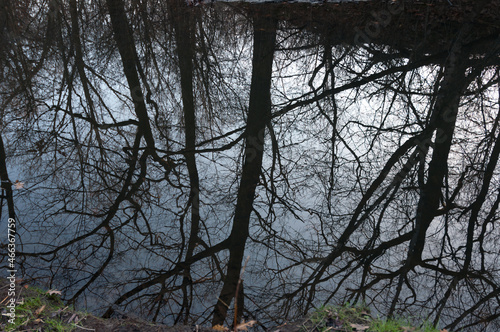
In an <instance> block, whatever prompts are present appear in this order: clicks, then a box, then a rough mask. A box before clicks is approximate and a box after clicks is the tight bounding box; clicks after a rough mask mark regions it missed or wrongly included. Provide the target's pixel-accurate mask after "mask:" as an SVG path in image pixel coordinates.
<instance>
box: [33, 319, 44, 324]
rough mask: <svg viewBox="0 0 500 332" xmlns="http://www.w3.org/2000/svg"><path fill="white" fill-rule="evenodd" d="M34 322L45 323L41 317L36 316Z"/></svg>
mask: <svg viewBox="0 0 500 332" xmlns="http://www.w3.org/2000/svg"><path fill="white" fill-rule="evenodd" d="M35 323H45V322H44V321H43V319H41V318H37V319H35Z"/></svg>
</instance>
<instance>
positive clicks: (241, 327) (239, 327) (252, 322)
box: [236, 320, 257, 331]
mask: <svg viewBox="0 0 500 332" xmlns="http://www.w3.org/2000/svg"><path fill="white" fill-rule="evenodd" d="M255 324H257V321H255V320H249V321H248V322H246V323H245V321H243V322H241V324H238V325H236V329H237V330H242V331H247V330H248V327H252V326H254V325H255Z"/></svg>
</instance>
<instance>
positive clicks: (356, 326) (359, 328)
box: [350, 324, 369, 331]
mask: <svg viewBox="0 0 500 332" xmlns="http://www.w3.org/2000/svg"><path fill="white" fill-rule="evenodd" d="M350 325H351V327H352V328H353V329H356V331H366V330H368V328H369V326H368V325H360V324H350Z"/></svg>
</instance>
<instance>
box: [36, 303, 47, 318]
mask: <svg viewBox="0 0 500 332" xmlns="http://www.w3.org/2000/svg"><path fill="white" fill-rule="evenodd" d="M44 309H45V304H44V305H42V306H41V307H40V308H38V309H37V310H36V311H35V315H36V316H38V315H40V314H41V313H42V311H43V310H44Z"/></svg>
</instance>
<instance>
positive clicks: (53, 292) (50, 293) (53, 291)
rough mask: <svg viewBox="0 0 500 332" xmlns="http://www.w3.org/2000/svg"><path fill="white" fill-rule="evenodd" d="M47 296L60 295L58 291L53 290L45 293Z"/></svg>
mask: <svg viewBox="0 0 500 332" xmlns="http://www.w3.org/2000/svg"><path fill="white" fill-rule="evenodd" d="M47 294H49V295H53V294H57V295H62V293H61V291H58V290H55V289H49V290H48V291H47Z"/></svg>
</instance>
